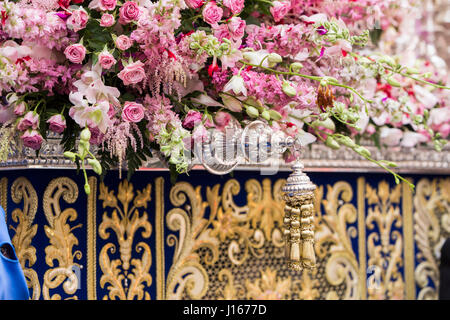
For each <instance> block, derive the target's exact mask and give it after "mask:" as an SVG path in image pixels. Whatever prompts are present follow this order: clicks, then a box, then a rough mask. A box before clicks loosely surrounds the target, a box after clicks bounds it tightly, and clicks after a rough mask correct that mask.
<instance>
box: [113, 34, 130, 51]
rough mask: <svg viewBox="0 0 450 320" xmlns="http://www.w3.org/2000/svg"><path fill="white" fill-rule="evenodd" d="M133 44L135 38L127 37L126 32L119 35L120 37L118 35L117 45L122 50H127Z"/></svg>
mask: <svg viewBox="0 0 450 320" xmlns="http://www.w3.org/2000/svg"><path fill="white" fill-rule="evenodd" d="M132 45H133V40H131V39H130V38H129V37H127V36H126V35H124V34H123V35H121V36H119V37H117V39H116V47H117V48H118V49H119V50H122V51H124V50H127V49H129V48H130V47H131V46H132Z"/></svg>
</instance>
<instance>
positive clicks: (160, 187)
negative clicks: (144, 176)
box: [155, 177, 166, 300]
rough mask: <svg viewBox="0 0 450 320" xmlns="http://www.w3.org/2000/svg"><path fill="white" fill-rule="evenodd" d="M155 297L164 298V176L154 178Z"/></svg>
mask: <svg viewBox="0 0 450 320" xmlns="http://www.w3.org/2000/svg"><path fill="white" fill-rule="evenodd" d="M155 206H156V208H155V209H156V218H155V227H156V299H157V300H165V299H166V283H165V267H164V264H165V261H164V178H163V177H158V178H156V179H155Z"/></svg>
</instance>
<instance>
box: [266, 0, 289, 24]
mask: <svg viewBox="0 0 450 320" xmlns="http://www.w3.org/2000/svg"><path fill="white" fill-rule="evenodd" d="M290 9H291V3H290V2H288V1H283V2H281V1H274V2H273V5H272V7H271V8H270V13H271V14H272V16H273V19H274V20H275V22H278V21H280V20H281V19H283V18H284V16H285V15H286V14H287V13H288V12H289V10H290Z"/></svg>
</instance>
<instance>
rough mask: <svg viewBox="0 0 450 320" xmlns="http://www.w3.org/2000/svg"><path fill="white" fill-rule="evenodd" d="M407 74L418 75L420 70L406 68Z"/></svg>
mask: <svg viewBox="0 0 450 320" xmlns="http://www.w3.org/2000/svg"><path fill="white" fill-rule="evenodd" d="M406 73H407V74H418V73H419V70H418V69H416V68H406Z"/></svg>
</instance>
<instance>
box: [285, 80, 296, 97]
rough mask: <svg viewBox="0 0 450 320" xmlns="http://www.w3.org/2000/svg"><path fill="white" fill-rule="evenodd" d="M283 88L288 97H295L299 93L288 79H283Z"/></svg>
mask: <svg viewBox="0 0 450 320" xmlns="http://www.w3.org/2000/svg"><path fill="white" fill-rule="evenodd" d="M282 90H283V92H284V93H285V94H286V95H287V96H288V97H295V96H296V95H297V90H295V88H294V87H293V86H291V84H290V83H289V82H288V81H283V86H282Z"/></svg>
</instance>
